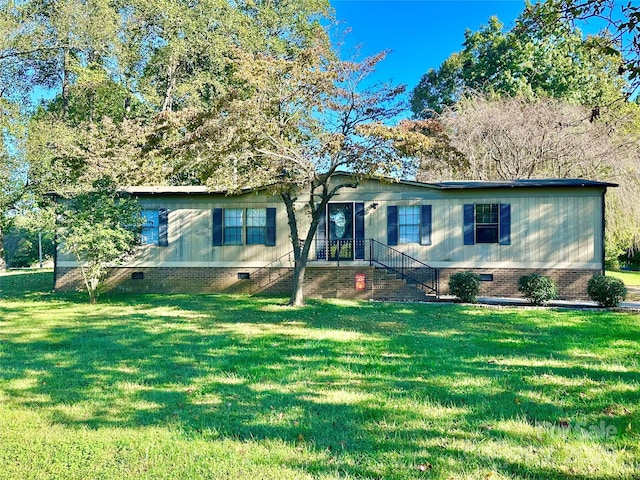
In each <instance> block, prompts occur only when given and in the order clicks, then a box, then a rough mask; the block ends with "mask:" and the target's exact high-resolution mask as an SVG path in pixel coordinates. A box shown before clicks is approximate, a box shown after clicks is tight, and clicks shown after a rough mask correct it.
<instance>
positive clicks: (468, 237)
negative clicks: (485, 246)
mask: <svg viewBox="0 0 640 480" xmlns="http://www.w3.org/2000/svg"><path fill="white" fill-rule="evenodd" d="M475 220H476V208H475V205H473V204H467V205H465V206H464V244H465V245H474V244H475V243H476V236H475V231H474V230H475V223H476V221H475Z"/></svg>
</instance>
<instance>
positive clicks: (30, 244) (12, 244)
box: [4, 226, 55, 268]
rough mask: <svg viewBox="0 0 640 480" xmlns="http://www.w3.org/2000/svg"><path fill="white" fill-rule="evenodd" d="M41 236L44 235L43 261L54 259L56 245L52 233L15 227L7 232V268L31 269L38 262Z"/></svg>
mask: <svg viewBox="0 0 640 480" xmlns="http://www.w3.org/2000/svg"><path fill="white" fill-rule="evenodd" d="M39 234H41V235H42V256H43V259H44V260H48V259H51V258H53V255H54V251H55V244H54V237H53V232H52V231H46V230H45V231H37V230H35V229H33V228H25V227H15V226H14V227H12V228H10V229H9V230H8V231H7V233H6V234H5V237H4V248H5V255H6V260H7V267H9V268H22V267H29V266H32V265H35V264H36V263H37V262H38V260H39V251H38V250H39Z"/></svg>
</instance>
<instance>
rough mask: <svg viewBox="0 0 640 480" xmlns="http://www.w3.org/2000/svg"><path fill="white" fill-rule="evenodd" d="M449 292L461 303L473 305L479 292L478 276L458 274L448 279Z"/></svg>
mask: <svg viewBox="0 0 640 480" xmlns="http://www.w3.org/2000/svg"><path fill="white" fill-rule="evenodd" d="M449 291H450V292H451V294H452V295H455V296H456V297H458V298H459V299H460V300H462V301H463V302H471V303H474V302H475V301H476V296H477V295H478V292H479V291H480V275H478V274H477V273H473V272H458V273H454V274H453V275H451V278H450V279H449Z"/></svg>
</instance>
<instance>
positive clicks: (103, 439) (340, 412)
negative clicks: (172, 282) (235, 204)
mask: <svg viewBox="0 0 640 480" xmlns="http://www.w3.org/2000/svg"><path fill="white" fill-rule="evenodd" d="M50 288H51V273H37V274H26V273H25V274H15V275H9V276H2V277H0V295H1V298H0V342H1V343H0V478H7V479H9V478H11V479H14V478H21V479H25V478H41V479H50V478H60V479H110V478H113V479H121V478H143V479H146V478H148V479H151V478H153V479H155V478H176V479H200V478H210V479H252V480H257V479H316V478H318V479H425V478H428V479H449V478H453V479H489V478H490V479H503V478H509V479H554V478H556V479H560V478H572V479H637V478H639V473H640V464H639V462H640V411H639V410H640V365H639V354H640V321H639V320H640V318H639V316H638V315H637V314H632V313H620V312H609V311H594V310H590V311H577V310H555V311H554V310H546V309H518V310H516V309H498V308H481V307H469V306H462V305H446V304H436V305H426V304H398V303H395V304H394V303H388V304H385V303H367V302H364V303H359V302H351V301H339V300H333V301H332V300H327V301H310V302H309V305H308V306H306V307H302V308H295V309H293V308H287V307H284V306H282V303H283V299H273V298H248V297H239V296H213V295H208V296H204V295H203V296H195V295H193V296H186V295H184V296H182V295H138V296H107V297H104V298H103V299H102V303H101V304H99V305H97V306H90V305H88V304H86V303H84V302H85V299H84V296H83V295H80V294H78V295H67V296H62V295H52V294H51V293H50V292H49V290H50Z"/></svg>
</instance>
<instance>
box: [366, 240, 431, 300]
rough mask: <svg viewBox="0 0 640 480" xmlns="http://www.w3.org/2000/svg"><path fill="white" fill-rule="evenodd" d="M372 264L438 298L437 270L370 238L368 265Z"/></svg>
mask: <svg viewBox="0 0 640 480" xmlns="http://www.w3.org/2000/svg"><path fill="white" fill-rule="evenodd" d="M374 263H375V264H378V265H380V266H382V267H384V268H386V269H387V270H389V271H392V272H394V273H396V274H398V275H400V276H401V278H402V279H404V280H407V281H409V282H412V283H416V284H418V285H420V286H421V287H423V288H424V289H425V290H428V291H430V292H432V293H433V294H435V295H436V296H438V277H439V274H438V269H436V268H433V267H431V266H429V265H427V264H426V263H424V262H421V261H420V260H418V259H417V258H413V257H411V256H409V255H407V254H406V253H404V252H401V251H399V250H396V249H395V248H391V247H390V246H389V245H385V244H384V243H382V242H378V241H377V240H374V239H373V238H372V239H370V240H369V264H370V265H373V264H374Z"/></svg>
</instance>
